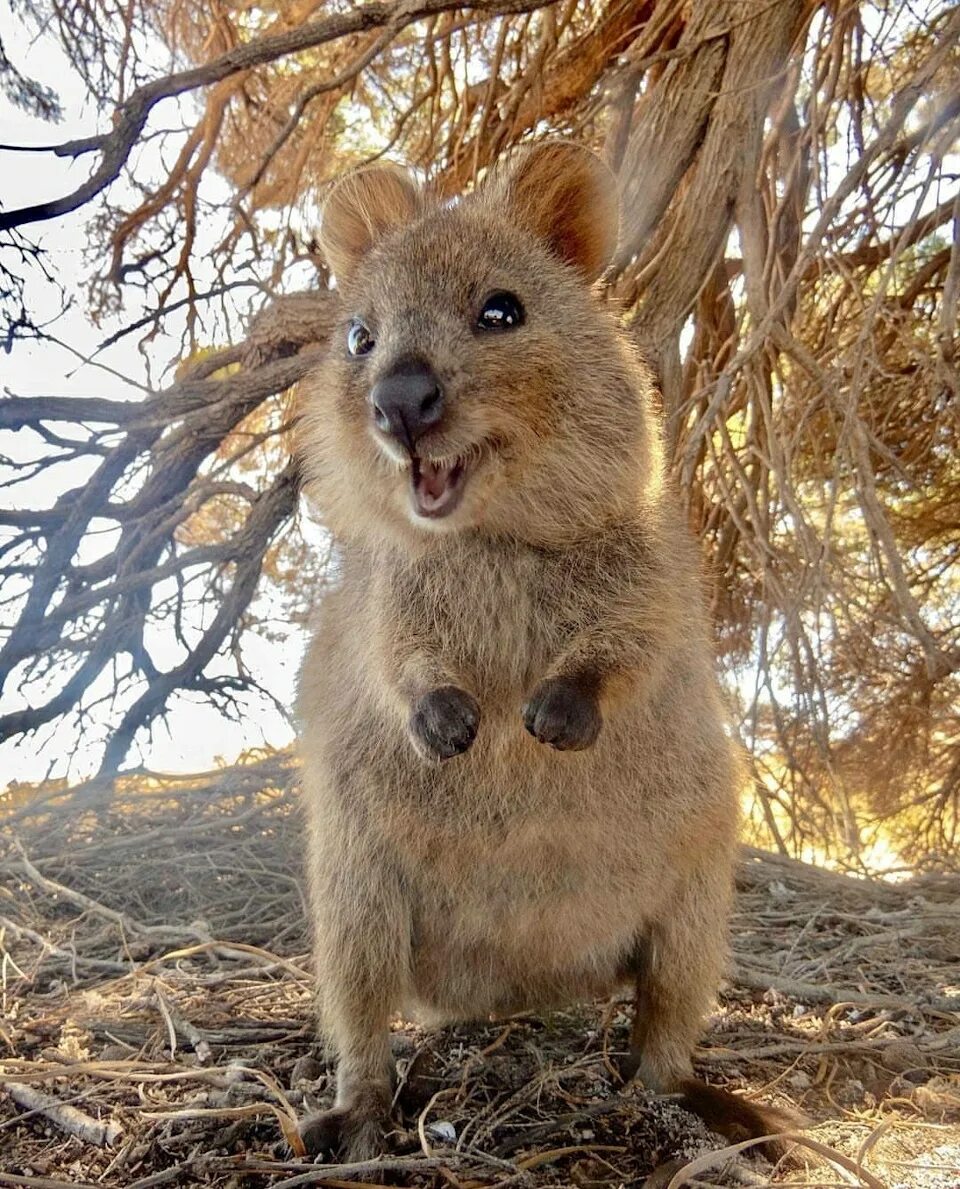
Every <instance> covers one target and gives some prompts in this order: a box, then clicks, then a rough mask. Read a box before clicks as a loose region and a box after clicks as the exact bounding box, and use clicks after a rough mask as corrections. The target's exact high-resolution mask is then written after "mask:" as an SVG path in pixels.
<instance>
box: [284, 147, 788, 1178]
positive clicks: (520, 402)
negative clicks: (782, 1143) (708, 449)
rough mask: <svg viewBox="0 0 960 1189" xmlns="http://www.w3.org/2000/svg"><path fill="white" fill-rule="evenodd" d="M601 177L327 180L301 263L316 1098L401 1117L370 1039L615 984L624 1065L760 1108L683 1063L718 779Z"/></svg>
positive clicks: (582, 164)
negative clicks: (325, 567) (616, 313)
mask: <svg viewBox="0 0 960 1189" xmlns="http://www.w3.org/2000/svg"><path fill="white" fill-rule="evenodd" d="M614 195H615V185H614V180H613V177H612V175H611V174H610V173H609V171H608V170H607V168H606V166H604V165H603V164H602V163H601V162H600V161H599V160H598V159H597V158H596V157H594V156H593V154H591V153H589V152H587V151H586V150H584V149H582V148H580V147H579V146H576V145H574V144H569V143H564V142H549V143H545V144H540V145H537V146H533V147H527V148H525V149H524V150H522V151H520V152H518V153H517V154H516V155H515V156H514V157H513V158H512V160H511V161H510V163H509V164H508V165H507V167H506V168H503V169H501V170H500V171H499V172H497V173H495V174H494V175H493V176H491V177H490V178H488V179H487V180H486V181H485V182H484V183H483V184H482V185H481V186H480V187H478V189H477V190H476V191H475V192H474V193H473V194H471V195H470V196H468V197H466V198H464V199H462V200H461V201H459V202H457V203H455V204H450V203H447V204H444V203H440V202H437V201H435V200H431V198H430V197H429V196H428V195H427V194H425V193H424V192H423V191H422V190H421V188H420V187H419V186H418V185H417V184H416V183H415V181H414V180H413V179H412V178H410V177H409V176H408V175H407V174H405V173H404V172H403V171H401V170H399V169H396V168H393V167H375V168H369V169H366V170H362V171H359V172H356V173H353V174H350V175H347V176H345V177H344V178H343V179H342V180H341V181H339V183H338V184H336V185H335V186H334V188H333V190H332V192H331V193H330V195H329V198H328V200H327V202H326V205H325V207H324V213H323V223H322V231H321V240H322V244H323V247H324V250H325V253H326V256H327V258H328V261H329V263H330V265H331V266H332V268H333V271H334V274H335V275H336V278H337V282H338V287H339V289H340V291H341V293H342V298H343V304H344V318H345V320H344V325H343V328H342V334H340V335H339V336H337V337H336V339H335V341H334V342H333V345H332V347H331V350H330V352H329V357H328V358H327V360H326V362H325V364H324V365H323V366H322V367H321V368H319V369H318V370H317V372H316V373H315V375H313V376H312V378H311V379H310V380H309V381H308V382H306V383H305V384H304V385H303V391H302V395H301V400H302V405H301V410H300V412H301V416H300V426H299V452H300V456H301V458H302V463H303V470H304V476H305V481H306V485H307V491H308V494H309V495H310V496H311V497H312V499H313V501H314V503H315V505H316V507H317V508H318V510H319V515H320V518H321V519H322V521H323V523H324V524H325V525H327V526H328V527H329V528H330V530H331V531H332V533H333V535H334V537H335V540H336V543H337V546H338V565H337V581H336V584H335V589H333V590H332V592H331V593H330V594H328V595H327V596H325V598H324V599H323V602H322V607H321V609H320V614H319V620H318V623H317V626H316V633H315V635H314V638H313V643H312V645H311V647H310V649H309V652H308V654H307V657H306V660H305V663H304V666H303V672H302V675H301V685H300V693H299V717H300V721H301V724H302V730H301V748H302V757H303V764H304V793H305V803H306V814H307V822H308V839H307V854H308V867H309V883H310V893H311V900H312V914H313V926H314V932H315V941H316V975H317V981H318V986H319V1007H320V1015H321V1021H322V1027H323V1030H324V1033H325V1035H326V1037H327V1038H328V1041H329V1042H330V1043H331V1044H332V1046H333V1048H334V1049H335V1051H336V1053H337V1055H338V1058H339V1066H338V1076H337V1097H336V1104H335V1106H334V1107H333V1109H332V1110H330V1111H327V1112H324V1113H323V1114H320V1115H316V1116H314V1117H313V1118H312V1119H308V1120H307V1121H306V1122H305V1123H304V1125H303V1128H302V1134H303V1137H304V1140H305V1143H306V1145H307V1147H308V1148H309V1149H311V1150H317V1149H320V1148H324V1147H331V1148H333V1149H335V1150H337V1151H338V1152H339V1154H340V1155H341V1156H342V1157H344V1158H346V1159H348V1160H360V1159H366V1158H368V1157H370V1156H371V1155H373V1154H375V1153H377V1152H379V1151H381V1150H382V1146H383V1142H384V1135H385V1132H386V1131H387V1130H388V1129H389V1126H390V1104H391V1078H392V1073H393V1069H392V1060H391V1051H390V1044H389V1028H388V1026H389V1022H390V1020H391V1018H392V1017H393V1016H394V1015H395V1014H396V1012H397V1011H398V1010H410V1011H414V1012H419V1013H420V1014H421V1015H423V1014H426V1015H427V1016H428V1017H429V1018H432V1019H434V1020H443V1019H463V1018H469V1017H483V1016H487V1015H489V1014H503V1013H512V1012H516V1011H519V1010H523V1009H530V1008H536V1007H539V1006H546V1005H557V1004H563V1003H564V1002H567V1003H569V1002H571V1001H575V1000H578V999H583V998H587V997H594V996H599V995H607V994H610V993H611V992H613V991H614V990H615V989H616V988H617V987H618V986H620V985H623V984H633V985H635V986H636V998H637V1011H636V1019H635V1023H634V1025H633V1030H632V1035H631V1051H630V1055H629V1058H628V1059H627V1061H626V1062H625V1067H624V1072H625V1075H626V1076H629V1075H631V1074H633V1073H636V1074H638V1075H639V1077H640V1078H642V1080H643V1082H644V1084H645V1085H646V1086H648V1087H650V1088H652V1089H654V1090H657V1091H664V1092H667V1091H670V1092H672V1091H677V1092H680V1093H682V1094H684V1095H685V1097H686V1100H687V1101H688V1103H689V1104H690V1105H691V1106H692V1107H693V1109H695V1110H696V1111H698V1113H700V1114H702V1115H703V1116H704V1117H705V1118H706V1119H707V1121H708V1122H710V1123H711V1124H712V1125H713V1126H715V1127H717V1128H718V1129H723V1130H726V1131H727V1132H728V1133H730V1132H731V1131H737V1132H742V1133H746V1134H753V1135H756V1134H764V1133H765V1132H766V1131H768V1130H776V1129H777V1126H778V1125H779V1116H777V1114H776V1113H775V1112H772V1111H770V1110H769V1109H767V1108H761V1107H757V1106H754V1105H752V1104H750V1103H748V1102H746V1101H744V1100H743V1099H741V1098H738V1097H735V1096H733V1095H731V1094H728V1093H726V1092H724V1091H721V1090H718V1089H711V1088H710V1087H708V1086H706V1085H705V1084H704V1083H702V1082H698V1081H695V1080H694V1079H693V1076H692V1067H691V1052H692V1050H693V1046H694V1042H695V1039H696V1037H697V1034H698V1031H699V1028H700V1022H701V1017H702V1015H703V1013H704V1011H705V1009H706V1008H707V1007H708V1005H709V1003H710V1001H711V999H712V997H713V995H714V993H715V991H716V987H717V983H718V981H719V979H720V976H721V970H722V967H723V963H724V958H725V949H726V918H727V912H728V905H729V901H730V894H731V885H732V877H731V872H732V866H733V862H734V853H735V846H736V837H737V819H738V813H737V797H736V790H737V786H738V772H737V768H738V763H737V756H736V752H735V750H734V748H733V747H732V745H731V742H730V740H729V738H728V736H727V733H726V731H725V729H724V718H723V712H722V707H721V702H720V698H719V694H718V689H717V684H716V680H715V676H714V671H713V664H712V659H711V647H710V642H709V637H708V631H707V628H706V624H705V616H704V612H703V610H702V606H701V602H702V600H701V592H700V586H699V577H698V571H699V567H698V559H697V553H696V549H695V546H694V544H693V541H692V540H691V537H690V535H689V533H688V530H687V528H686V526H685V524H684V522H683V519H682V516H681V515H680V513H679V511H678V507H677V504H676V501H675V498H674V496H673V494H672V493H671V490H670V487H669V485H668V483H667V482H666V481H665V479H664V474H663V459H662V448H661V441H660V430H659V425H658V419H657V414H656V412H655V409H654V401H653V396H652V386H651V379H650V376H649V374H648V372H647V371H646V369H645V368H644V366H643V364H642V362H641V361H640V360H639V359H638V358H637V357H636V355H635V354H634V352H633V351H632V350H631V348H630V346H629V345H628V344H627V342H626V341H625V339H624V337H623V336H622V335H621V333H620V332H619V331H618V329H617V326H616V322H615V319H614V318H613V317H612V315H611V314H610V313H608V312H607V311H606V310H605V309H604V308H603V307H602V304H601V302H600V300H599V298H598V297H597V296H596V295H595V294H593V293H592V292H591V286H592V284H593V282H594V281H595V280H596V279H597V278H598V277H599V276H600V274H601V273H602V272H603V270H604V268H605V267H606V265H607V264H608V262H609V260H610V259H611V256H612V254H613V252H614V249H615V247H616V240H617V225H618V211H617V203H616V199H615V197H614Z"/></svg>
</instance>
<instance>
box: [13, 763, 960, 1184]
mask: <svg viewBox="0 0 960 1189" xmlns="http://www.w3.org/2000/svg"><path fill="white" fill-rule="evenodd" d="M77 802H78V798H77V797H76V796H73V797H70V798H68V797H64V796H62V795H58V796H55V797H50V798H49V799H47V800H42V799H40V800H38V799H37V798H36V797H34V798H33V799H31V800H30V802H29V803H28V804H24V803H21V804H20V805H19V806H14V807H8V809H7V812H6V817H5V820H4V819H0V973H2V1016H0V1186H2V1185H29V1186H32V1187H33V1189H43V1187H45V1186H54V1185H56V1186H60V1185H70V1186H74V1187H81V1189H82V1187H83V1186H93V1185H96V1186H127V1187H130V1189H147V1187H149V1186H159V1185H172V1186H176V1185H181V1186H191V1185H216V1186H241V1185H242V1186H245V1187H250V1189H258V1187H260V1186H270V1187H272V1189H280V1187H281V1186H283V1187H292V1186H299V1185H312V1184H325V1185H334V1186H335V1185H353V1186H356V1185H358V1184H359V1185H361V1186H362V1185H364V1184H376V1183H380V1184H384V1183H385V1184H388V1185H411V1186H438V1187H439V1186H453V1187H454V1189H481V1187H483V1186H494V1185H496V1186H507V1185H510V1186H513V1185H517V1186H539V1185H551V1186H576V1187H582V1189H589V1187H592V1186H596V1187H601V1186H604V1187H606V1186H610V1187H615V1186H643V1185H647V1186H660V1187H661V1189H662V1187H663V1186H670V1189H679V1186H680V1185H700V1186H709V1185H767V1184H777V1185H779V1184H795V1185H807V1186H817V1187H826V1186H833V1185H837V1186H841V1185H844V1186H846V1185H854V1186H856V1185H864V1186H870V1187H872V1189H876V1187H877V1186H885V1187H886V1189H894V1187H897V1189H900V1187H903V1189H907V1187H909V1189H951V1187H960V877H957V876H950V875H939V876H932V875H927V876H924V877H922V878H919V879H916V880H913V881H907V882H904V883H900V884H897V885H891V884H884V883H879V882H873V881H868V880H854V879H851V878H848V877H846V876H842V875H837V874H831V873H827V872H822V871H820V870H818V869H816V868H813V867H809V866H806V865H803V864H800V863H796V862H795V861H793V860H790V859H786V858H782V857H777V856H773V855H767V854H764V853H763V852H759V851H748V852H745V855H744V861H743V864H742V867H741V870H740V874H739V878H738V889H739V894H738V900H737V908H736V914H735V918H734V921H733V928H734V958H735V963H734V966H733V968H732V970H731V974H730V978H729V981H728V983H727V985H726V986H725V987H724V989H723V991H722V993H721V997H720V1001H719V1004H718V1009H717V1011H716V1012H715V1014H714V1015H713V1016H712V1018H711V1019H710V1020H709V1021H708V1027H707V1030H706V1031H705V1034H704V1038H703V1043H702V1046H701V1049H700V1052H699V1056H698V1068H699V1072H700V1073H701V1074H702V1075H703V1076H704V1077H706V1078H707V1079H708V1080H709V1081H711V1082H715V1083H717V1084H720V1085H725V1086H728V1087H730V1088H731V1089H735V1090H738V1091H742V1092H744V1093H746V1094H748V1095H750V1096H756V1097H757V1098H759V1099H761V1100H762V1101H766V1102H770V1103H775V1104H779V1105H781V1106H785V1107H789V1108H790V1109H791V1110H794V1111H799V1112H802V1113H803V1115H804V1116H805V1117H806V1119H807V1121H808V1123H809V1126H808V1127H807V1128H806V1129H805V1130H804V1131H803V1132H802V1134H801V1135H800V1138H799V1139H798V1141H797V1143H796V1145H795V1146H794V1147H793V1149H792V1151H791V1153H790V1155H789V1156H788V1157H787V1158H786V1159H785V1160H783V1161H781V1162H780V1164H779V1165H777V1166H776V1167H774V1166H772V1165H770V1164H769V1163H767V1162H766V1161H764V1160H763V1159H762V1158H760V1157H757V1156H755V1155H751V1154H748V1153H737V1152H733V1151H732V1150H731V1149H730V1146H729V1145H725V1142H724V1141H723V1140H721V1139H719V1137H717V1136H714V1135H711V1134H710V1133H709V1132H707V1131H706V1129H705V1128H704V1127H703V1126H702V1124H700V1123H699V1121H698V1120H696V1119H695V1118H693V1117H692V1116H690V1115H688V1114H686V1113H685V1112H684V1111H682V1110H681V1109H680V1108H679V1106H678V1105H677V1104H676V1102H675V1101H673V1100H670V1099H667V1098H659V1099H658V1098H654V1097H651V1096H649V1095H646V1094H645V1093H644V1092H643V1091H642V1090H640V1089H638V1088H636V1087H624V1086H622V1085H621V1084H620V1082H619V1079H618V1078H617V1075H616V1070H615V1065H614V1061H615V1058H616V1055H617V1054H618V1053H619V1052H622V1051H623V1049H624V1048H625V1044H626V1036H627V1031H628V1027H629V1012H628V1005H627V1004H626V1003H619V1002H609V1003H591V1004H583V1005H577V1006H574V1007H571V1008H570V1010H568V1011H564V1012H558V1013H555V1014H553V1015H551V1016H547V1017H535V1016H521V1017H516V1018H512V1019H509V1020H500V1021H497V1022H489V1023H483V1024H473V1025H469V1026H467V1025H464V1026H459V1027H455V1028H448V1029H445V1030H442V1031H439V1032H425V1031H422V1030H420V1029H419V1028H417V1027H416V1026H415V1025H413V1024H410V1023H407V1022H405V1021H401V1020H398V1021H397V1023H396V1031H395V1038H394V1039H395V1047H396V1051H397V1057H398V1065H399V1070H400V1074H401V1078H400V1085H399V1087H398V1092H397V1101H396V1112H395V1113H396V1118H397V1130H396V1131H395V1133H394V1134H393V1135H392V1137H391V1142H392V1149H393V1150H392V1154H391V1155H390V1156H389V1157H387V1158H386V1159H385V1160H383V1161H381V1162H379V1163H378V1164H376V1165H365V1166H343V1165H340V1166H337V1165H331V1164H323V1163H321V1164H311V1163H308V1162H306V1161H305V1160H304V1159H302V1158H300V1157H298V1156H297V1154H296V1150H297V1143H298V1141H297V1136H296V1132H295V1129H294V1123H295V1120H296V1118H297V1117H298V1116H301V1115H302V1114H304V1113H305V1112H307V1111H308V1110H312V1109H316V1108H318V1107H321V1106H323V1105H326V1104H327V1103H329V1101H330V1098H331V1093H332V1078H331V1070H330V1067H329V1065H328V1064H327V1062H326V1060H325V1056H324V1053H323V1052H322V1050H321V1049H320V1047H319V1046H318V1045H317V1044H316V1041H315V1038H314V1033H313V1026H312V1019H311V992H310V977H309V959H308V956H307V940H306V927H305V911H304V906H303V901H302V892H301V888H300V883H299V862H300V854H299V847H300V846H301V845H302V844H301V834H300V831H299V828H298V817H297V807H296V781H295V773H294V772H293V770H292V768H291V767H290V765H289V762H288V761H287V760H286V759H285V758H284V757H272V758H268V759H265V760H262V761H260V762H258V763H255V764H252V765H250V766H247V767H245V768H243V769H240V770H232V771H230V772H228V773H222V774H216V775H213V776H206V777H198V778H196V779H195V780H192V781H170V782H167V783H164V782H157V781H150V782H144V781H142V780H141V781H136V780H135V781H132V782H131V786H130V787H129V788H127V789H126V790H121V791H120V792H119V793H118V794H117V795H115V796H114V798H113V799H112V800H111V801H110V802H109V803H108V804H102V803H99V804H98V803H91V802H89V801H87V802H83V801H82V800H81V802H80V808H78V807H77Z"/></svg>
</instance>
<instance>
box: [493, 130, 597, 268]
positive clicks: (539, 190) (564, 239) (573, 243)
mask: <svg viewBox="0 0 960 1189" xmlns="http://www.w3.org/2000/svg"><path fill="white" fill-rule="evenodd" d="M492 188H493V191H494V195H495V196H496V197H498V198H500V199H501V200H505V201H506V202H507V203H508V205H509V209H510V214H511V217H513V218H515V219H516V220H517V221H518V222H519V223H520V224H521V225H522V226H524V227H526V228H527V229H528V230H529V231H531V232H532V233H533V234H534V235H535V236H537V237H538V238H539V239H542V240H544V241H545V242H546V243H547V244H549V246H550V247H551V248H552V249H553V251H554V252H555V253H556V254H557V255H558V256H559V257H560V258H561V260H565V261H566V262H567V263H568V264H572V265H573V266H574V267H575V268H576V269H578V270H579V271H580V273H581V274H582V275H583V277H584V278H585V279H586V280H587V281H595V280H596V278H597V277H598V276H599V275H600V274H601V273H602V272H603V270H604V269H605V268H606V267H607V265H608V264H609V263H610V261H611V260H612V259H613V254H614V252H615V251H616V248H617V236H618V233H619V226H620V204H619V201H618V198H617V182H616V178H615V177H614V175H613V172H612V171H611V170H610V168H609V167H608V166H607V165H605V164H604V163H603V162H602V161H601V160H600V158H599V157H597V156H596V155H595V154H594V153H591V152H590V150H589V149H585V148H583V146H582V145H578V144H575V143H574V142H573V141H568V140H552V141H546V142H544V143H542V144H537V145H531V146H530V147H529V148H521V149H519V150H518V151H517V152H516V153H515V154H514V156H513V157H512V158H511V160H510V162H509V163H508V165H507V168H506V172H505V174H503V175H501V176H499V177H496V178H495V179H493V182H492Z"/></svg>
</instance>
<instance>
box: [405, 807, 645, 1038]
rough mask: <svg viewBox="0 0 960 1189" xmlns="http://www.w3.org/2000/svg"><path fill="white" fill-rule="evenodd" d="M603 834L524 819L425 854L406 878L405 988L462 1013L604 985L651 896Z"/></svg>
mask: <svg viewBox="0 0 960 1189" xmlns="http://www.w3.org/2000/svg"><path fill="white" fill-rule="evenodd" d="M609 833H610V827H609V823H607V824H606V825H604V826H601V825H600V823H599V822H598V821H597V820H596V819H590V818H588V817H579V818H575V817H571V816H569V815H560V816H556V817H553V818H550V819H547V820H538V819H536V818H531V819H528V820H527V821H523V822H518V821H514V822H512V823H511V824H510V825H508V826H503V827H501V828H496V827H492V828H491V829H490V830H489V832H488V831H484V830H483V829H473V830H465V831H464V832H463V835H462V837H461V838H460V840H459V843H458V844H456V845H455V846H454V847H453V848H450V849H448V850H446V851H445V852H434V854H433V856H432V857H431V856H426V855H425V856H424V857H423V862H422V863H421V864H420V865H419V867H418V870H417V872H416V874H415V876H414V878H413V881H412V884H411V886H410V894H411V896H412V898H413V904H412V908H413V953H412V983H413V986H412V990H413V995H414V998H415V999H416V1000H417V1001H418V1002H419V1003H421V1004H423V1005H424V1006H427V1007H429V1008H432V1009H433V1010H434V1011H435V1012H437V1013H438V1014H440V1015H447V1016H453V1017H463V1016H476V1015H483V1014H487V1013H496V1014H503V1013H509V1012H513V1011H519V1010H522V1009H524V1008H535V1007H543V1006H548V1005H550V1004H561V1003H564V1002H569V1001H570V1000H573V999H577V998H586V997H590V996H593V995H601V994H606V993H608V992H609V991H610V990H611V988H612V987H613V985H614V984H615V983H616V982H617V981H618V971H620V970H622V967H623V964H624V961H625V959H626V958H627V956H628V955H629V953H630V952H631V950H632V949H633V948H634V946H635V943H636V939H637V936H638V935H639V934H640V933H641V932H642V930H643V927H644V923H645V918H646V915H647V912H648V911H649V910H650V909H652V908H653V907H654V904H653V888H652V880H651V878H650V875H649V873H648V872H647V871H645V865H644V863H643V862H642V858H640V856H634V858H633V861H632V862H630V861H629V860H628V856H627V855H626V854H619V855H611V852H610V847H609ZM638 860H639V861H638Z"/></svg>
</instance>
